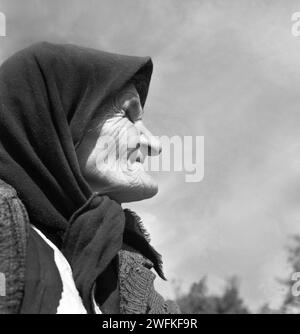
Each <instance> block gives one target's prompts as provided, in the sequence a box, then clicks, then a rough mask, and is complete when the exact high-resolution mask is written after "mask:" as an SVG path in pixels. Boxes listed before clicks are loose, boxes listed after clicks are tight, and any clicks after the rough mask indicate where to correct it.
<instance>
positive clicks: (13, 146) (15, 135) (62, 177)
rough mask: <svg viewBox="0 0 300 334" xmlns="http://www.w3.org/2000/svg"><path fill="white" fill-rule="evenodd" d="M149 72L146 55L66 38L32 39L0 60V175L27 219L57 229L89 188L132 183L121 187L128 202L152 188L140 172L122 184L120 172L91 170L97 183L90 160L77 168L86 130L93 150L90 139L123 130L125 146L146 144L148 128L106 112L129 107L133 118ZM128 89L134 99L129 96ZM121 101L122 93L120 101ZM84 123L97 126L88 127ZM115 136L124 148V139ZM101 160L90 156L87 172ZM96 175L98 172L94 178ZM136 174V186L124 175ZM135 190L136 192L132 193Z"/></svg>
mask: <svg viewBox="0 0 300 334" xmlns="http://www.w3.org/2000/svg"><path fill="white" fill-rule="evenodd" d="M151 74H152V62H151V60H150V58H141V57H131V56H122V55H116V54H111V53H106V52H102V51H98V50H94V49H88V48H82V47H78V46H74V45H70V44H67V45H56V44H51V43H39V44H36V45H34V46H32V47H29V48H27V49H25V50H22V51H21V52H19V53H17V54H15V55H14V56H12V57H11V58H9V59H8V60H7V61H6V62H5V63H3V65H2V66H1V68H0V102H1V103H0V178H2V179H3V180H4V181H6V182H7V183H9V184H11V185H12V186H13V187H14V188H15V189H16V190H17V191H18V194H19V196H20V198H21V199H22V201H23V202H24V203H25V205H26V208H27V210H28V212H29V215H30V219H31V221H32V223H33V224H35V225H37V226H42V225H47V226H48V227H49V229H51V228H53V229H54V230H61V231H64V230H65V228H66V226H67V221H68V220H69V219H70V217H71V216H72V215H73V214H74V212H75V211H76V210H78V209H79V208H80V207H81V206H82V205H84V204H85V203H86V201H87V200H88V199H89V198H90V197H91V196H92V194H93V189H91V186H92V188H94V189H96V190H97V191H99V192H100V193H106V191H108V192H109V193H110V194H111V195H112V196H114V192H113V191H112V189H116V190H117V191H118V190H120V189H121V190H122V189H125V188H126V187H127V189H129V188H130V187H129V185H131V188H134V189H135V192H131V193H129V192H127V195H128V199H129V200H130V196H132V198H131V200H133V199H141V198H145V197H150V196H152V195H153V194H154V193H155V192H156V185H154V183H153V181H150V177H149V176H148V175H147V174H146V173H144V174H143V177H141V175H142V173H141V172H140V174H138V173H131V174H130V175H128V174H127V175H128V178H127V180H128V182H125V181H124V178H123V181H122V178H121V174H116V173H115V174H113V175H112V177H111V178H110V177H107V174H105V173H103V170H101V171H100V174H97V175H96V176H97V178H96V179H97V182H98V184H97V183H95V182H94V180H95V177H92V175H91V171H92V170H91V169H86V168H85V167H88V166H92V165H93V164H92V163H91V164H90V165H87V166H84V159H83V157H82V154H78V153H80V152H81V151H82V150H83V147H84V145H85V144H86V143H87V142H88V139H89V136H90V135H91V134H93V135H94V137H93V139H94V142H93V143H92V145H90V147H89V150H90V153H92V151H93V150H92V148H96V147H97V153H99V150H98V148H99V147H101V145H100V146H99V145H96V143H98V144H99V141H100V143H101V141H102V142H103V138H105V133H109V134H110V135H112V136H113V137H114V139H116V138H117V137H118V138H120V139H121V138H124V137H122V133H123V131H124V129H128V132H129V133H130V136H128V141H127V143H128V144H129V146H130V147H131V148H132V149H133V147H132V146H135V145H137V146H138V144H140V145H141V148H140V149H139V151H141V150H142V149H143V150H144V149H145V148H143V147H145V146H146V145H143V141H145V140H146V139H145V137H147V134H148V132H147V131H146V130H144V128H143V125H142V122H140V120H136V122H130V120H129V118H128V119H126V118H125V117H123V118H121V117H119V116H117V115H116V114H117V113H116V114H114V113H112V111H113V110H115V109H116V108H117V106H119V107H118V112H120V111H121V109H122V108H123V107H124V108H125V109H126V108H127V109H128V110H127V112H128V115H130V113H132V115H131V116H130V117H134V112H138V111H139V112H141V109H142V107H143V106H144V103H145V100H146V97H147V92H148V86H149V82H150V78H151ZM128 83H131V84H128ZM133 87H135V89H134V88H133ZM122 91H123V93H121V94H119V95H118V93H120V92H122ZM130 95H132V96H135V97H134V98H132V99H129V100H128V99H127V96H130ZM138 96H139V99H140V105H139V103H138ZM122 99H123V100H124V99H125V100H124V106H123V105H122ZM109 104H111V105H114V108H110V107H109ZM109 115H111V116H112V115H114V116H113V117H108V116H109ZM137 117H140V116H137ZM91 120H93V121H91ZM103 120H106V121H105V122H103ZM119 124H120V125H121V124H123V125H122V126H117V125H119ZM125 125H126V126H125ZM91 128H92V129H96V130H95V131H94V132H93V131H89V130H91ZM99 130H101V131H100V132H99ZM112 130H114V131H112ZM97 131H98V132H97ZM139 133H141V136H140V138H139V139H138V138H137V137H138V136H139ZM142 133H144V134H143V135H142ZM116 134H117V135H116ZM99 136H100V138H99ZM148 137H149V136H148ZM98 139H99V141H98ZM91 142H92V141H90V143H91ZM120 142H121V143H122V145H121V144H120V145H121V146H122V149H123V147H124V143H125V144H126V141H124V140H123V139H122V141H120ZM125 146H126V145H125ZM105 152H106V151H105ZM123 152H124V151H123ZM137 152H138V151H136V152H134V153H132V156H131V157H129V159H133V157H134V154H137ZM94 153H95V152H94ZM106 153H107V152H106ZM143 154H144V153H143ZM77 156H78V157H79V159H78V157H77ZM92 156H95V155H92ZM111 157H112V155H109V158H111ZM120 158H121V157H120ZM124 158H125V155H123V156H122V159H123V160H124ZM78 160H80V161H81V163H80V164H79V161H78ZM123 160H121V161H123ZM91 161H92V160H91V159H90V160H89V162H91ZM100 161H101V159H100V155H97V158H96V159H95V160H94V167H93V168H94V171H95V166H97V167H99V166H100ZM119 161H120V159H119ZM130 161H131V160H130ZM133 165H134V164H132V167H134V166H133ZM123 167H124V165H123ZM135 167H137V164H135ZM135 167H134V168H135ZM140 167H141V166H140ZM125 170H126V169H125ZM125 170H124V173H123V176H125V175H126V173H125ZM98 171H99V170H98ZM101 173H102V175H103V177H104V178H101V177H100V176H101ZM110 175H111V173H110ZM136 175H139V177H140V182H139V186H137V183H138V182H137V181H136V185H135V183H134V181H129V177H131V179H132V180H134V177H135V176H136ZM139 177H138V176H136V179H138V178H139ZM91 179H93V182H91ZM112 181H116V182H112ZM118 182H119V186H116V185H117V184H118ZM105 183H106V185H107V183H113V185H114V187H113V188H106V187H105ZM125 183H126V187H125V186H124V184H125ZM101 184H103V185H104V188H103V189H101V187H100V186H101ZM141 184H145V185H147V186H144V187H143V186H141ZM120 185H121V187H120ZM137 189H138V191H137ZM146 189H147V191H146ZM109 190H111V191H109ZM137 193H140V195H139V196H138V197H137V195H136V194H137ZM130 194H131V195H130ZM133 194H135V195H134V196H133ZM141 194H142V195H141ZM123 195H125V193H123ZM114 197H115V198H116V199H117V197H116V196H114ZM123 200H124V199H122V198H119V201H123Z"/></svg>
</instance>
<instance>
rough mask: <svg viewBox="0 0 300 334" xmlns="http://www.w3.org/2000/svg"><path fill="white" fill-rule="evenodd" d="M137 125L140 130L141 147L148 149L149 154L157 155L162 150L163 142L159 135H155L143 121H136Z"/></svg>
mask: <svg viewBox="0 0 300 334" xmlns="http://www.w3.org/2000/svg"><path fill="white" fill-rule="evenodd" d="M136 126H137V128H138V129H139V131H140V144H141V148H142V149H143V151H144V149H146V152H147V155H149V156H156V155H159V154H160V153H161V151H162V147H161V142H160V140H159V139H158V137H156V136H154V135H153V134H152V133H151V132H150V131H149V130H148V129H147V127H146V126H145V125H144V124H143V122H142V121H138V122H136Z"/></svg>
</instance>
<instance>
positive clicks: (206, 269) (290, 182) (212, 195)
mask: <svg viewBox="0 0 300 334" xmlns="http://www.w3.org/2000/svg"><path fill="white" fill-rule="evenodd" d="M0 11H2V12H4V13H5V14H6V17H7V37H5V38H0V62H2V61H3V60H4V59H5V58H7V57H8V56H9V55H11V54H12V53H13V52H14V51H16V50H18V49H21V48H22V47H24V46H27V45H29V44H31V43H33V42H36V41H40V40H48V41H54V42H71V43H76V44H81V45H85V46H90V47H94V48H101V49H105V50H108V51H112V52H118V53H125V54H132V55H141V56H144V55H150V56H151V57H152V58H153V62H154V74H153V80H152V83H151V90H150V94H149V97H148V101H147V105H146V108H145V110H146V113H145V122H146V123H147V125H148V126H149V127H150V128H151V129H152V130H153V132H154V133H155V134H156V135H159V136H161V135H168V136H174V135H179V136H188V135H189V136H204V137H205V177H204V180H203V181H202V182H200V183H186V182H185V177H184V173H176V172H163V173H156V175H155V177H157V179H158V181H159V184H160V192H159V194H158V195H157V196H156V197H155V198H153V199H151V200H148V201H145V202H140V203H134V204H133V205H131V207H132V208H134V209H135V210H136V211H137V212H138V213H139V214H140V215H141V216H142V217H143V220H144V222H145V225H146V226H147V228H148V229H149V230H150V231H151V232H152V240H153V244H154V245H155V246H156V247H157V248H158V250H159V251H160V252H161V253H162V254H163V255H164V258H165V269H166V273H167V276H168V277H169V279H170V281H171V280H172V279H176V280H177V284H182V287H183V289H186V288H187V287H188V286H189V284H190V283H192V282H194V281H198V280H199V279H200V278H201V277H202V276H204V275H207V276H208V277H209V281H210V287H211V289H212V290H214V291H217V290H219V289H221V288H222V286H223V281H224V279H226V278H227V277H230V276H232V275H238V276H239V277H240V279H241V291H242V295H243V297H244V298H245V300H246V301H247V303H248V305H250V306H251V307H252V308H256V307H258V306H259V305H260V304H262V303H264V302H265V301H268V302H271V303H272V305H273V306H276V305H278V302H279V301H280V298H281V296H282V293H283V291H282V288H281V287H280V285H278V283H277V282H276V278H278V277H284V276H286V275H288V273H289V267H288V264H287V261H286V254H285V250H284V247H285V245H286V244H287V242H288V237H289V235H291V234H294V233H297V232H299V233H300V206H299V201H300V131H299V126H300V112H299V108H300V37H299V38H296V37H293V36H292V34H291V27H292V22H291V15H292V13H293V12H295V11H300V4H299V1H293V0H259V1H258V0H244V1H241V0H226V1H225V0H223V1H221V0H185V1H182V0H151V1H149V0H97V1H96V0H59V1H58V0H51V1H50V0H48V1H45V0H27V1H22V0H0ZM158 289H160V291H162V292H163V294H164V295H170V296H172V293H173V292H172V291H173V287H172V285H171V284H170V282H169V283H167V284H166V283H158Z"/></svg>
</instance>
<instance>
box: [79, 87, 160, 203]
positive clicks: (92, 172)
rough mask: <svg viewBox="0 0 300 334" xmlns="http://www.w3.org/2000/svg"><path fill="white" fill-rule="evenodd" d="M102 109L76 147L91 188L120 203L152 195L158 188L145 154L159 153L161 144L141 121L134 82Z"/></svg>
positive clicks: (141, 111) (141, 113)
mask: <svg viewBox="0 0 300 334" xmlns="http://www.w3.org/2000/svg"><path fill="white" fill-rule="evenodd" d="M102 108H103V109H102V110H100V112H99V115H101V116H99V117H98V118H95V119H94V120H93V122H92V126H91V127H90V130H89V131H88V132H87V134H86V135H85V137H84V139H83V141H82V142H81V144H80V146H79V147H78V149H77V156H78V161H79V164H80V167H81V170H82V172H83V175H84V177H85V178H86V180H87V182H88V183H89V185H90V186H91V188H92V190H93V191H97V192H100V193H103V194H107V195H109V196H110V197H111V198H112V199H114V200H116V201H118V202H119V203H124V202H132V201H139V200H142V199H146V198H150V197H152V196H154V195H155V194H156V193H157V191H158V187H157V184H156V182H155V181H154V180H153V178H152V177H151V176H150V175H149V174H148V173H147V172H146V171H145V169H144V167H143V162H144V160H145V158H146V157H147V156H148V155H158V154H160V152H161V144H160V142H159V140H158V139H157V138H155V137H154V136H153V135H152V134H151V132H150V131H149V130H148V129H147V128H146V127H145V125H144V124H143V121H142V117H143V110H142V107H141V103H140V98H139V95H138V92H137V90H136V89H135V87H134V85H133V84H129V85H127V86H126V87H125V88H124V89H122V91H121V92H120V93H119V94H118V95H117V97H116V98H115V99H112V100H110V101H109V102H108V103H107V104H106V105H104V106H103V107H102Z"/></svg>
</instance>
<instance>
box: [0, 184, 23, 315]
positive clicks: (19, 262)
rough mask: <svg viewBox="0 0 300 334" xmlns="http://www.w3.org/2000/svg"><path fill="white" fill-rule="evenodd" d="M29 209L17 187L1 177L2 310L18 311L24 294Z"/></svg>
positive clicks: (0, 301) (3, 311)
mask: <svg viewBox="0 0 300 334" xmlns="http://www.w3.org/2000/svg"><path fill="white" fill-rule="evenodd" d="M28 231H29V220H28V216H27V212H26V210H25V207H24V205H23V203H22V202H21V200H20V199H19V198H18V196H17V192H16V190H15V189H14V188H13V187H12V186H10V185H9V184H7V183H6V182H4V181H3V180H0V273H1V274H2V277H3V282H2V284H3V285H4V287H3V289H2V295H0V313H17V312H18V311H19V307H20V302H21V300H22V296H23V288H24V286H23V285H24V275H25V257H26V241H27V237H28Z"/></svg>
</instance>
